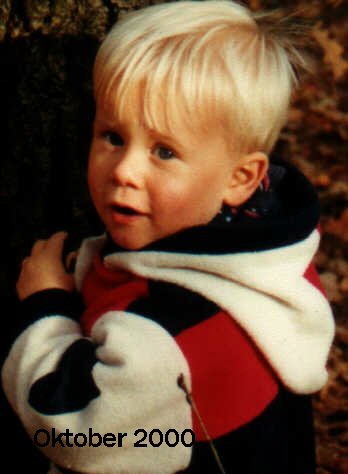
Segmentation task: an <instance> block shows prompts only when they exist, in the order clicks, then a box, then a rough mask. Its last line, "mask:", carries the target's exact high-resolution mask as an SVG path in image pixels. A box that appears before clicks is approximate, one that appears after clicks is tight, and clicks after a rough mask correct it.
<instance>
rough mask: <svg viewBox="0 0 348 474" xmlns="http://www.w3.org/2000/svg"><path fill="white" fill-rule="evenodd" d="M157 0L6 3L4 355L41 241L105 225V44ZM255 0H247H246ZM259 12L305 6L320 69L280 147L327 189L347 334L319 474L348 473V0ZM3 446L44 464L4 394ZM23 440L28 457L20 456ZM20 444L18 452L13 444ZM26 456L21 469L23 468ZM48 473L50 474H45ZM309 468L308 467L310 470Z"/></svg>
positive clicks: (272, 1)
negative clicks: (93, 143) (118, 25)
mask: <svg viewBox="0 0 348 474" xmlns="http://www.w3.org/2000/svg"><path fill="white" fill-rule="evenodd" d="M154 3H164V2H163V1H146V0H134V1H133V0H131V1H122V0H83V1H82V0H81V1H77V0H64V1H62V0H56V1H52V0H51V1H49V0H42V1H40V0H26V1H25V0H23V1H15V0H13V1H11V0H3V1H2V2H1V3H0V71H1V73H0V104H1V114H0V125H1V131H2V141H1V148H0V151H1V158H0V160H1V161H0V165H1V166H0V212H1V217H2V229H3V231H2V232H1V234H2V238H3V242H2V246H1V247H0V248H1V250H0V251H1V255H0V258H1V263H2V266H1V271H0V288H1V296H2V298H1V299H2V305H3V308H9V310H8V312H3V314H2V319H1V322H2V331H1V355H2V356H4V355H5V353H6V350H7V348H8V344H9V343H10V340H11V336H10V333H11V324H12V321H13V319H12V320H11V317H13V316H12V315H13V314H14V310H13V308H14V306H15V292H14V287H15V281H16V278H17V275H18V271H19V268H20V262H21V260H22V259H23V258H24V257H25V256H26V255H27V254H28V252H29V250H30V248H31V245H32V243H33V241H34V240H35V239H37V238H44V237H47V236H48V235H50V234H51V233H52V232H55V231H57V230H61V229H66V230H68V231H69V232H70V241H69V247H70V248H75V247H77V246H78V244H79V242H80V240H81V239H82V238H83V237H84V236H86V235H88V234H91V233H95V232H99V230H100V229H99V225H98V222H97V220H96V217H95V215H94V211H93V210H92V208H91V206H90V204H89V200H88V192H87V188H86V182H85V168H86V163H87V157H88V145H89V140H90V132H91V122H92V118H93V111H94V109H93V100H92V93H91V69H92V64H93V58H94V55H95V52H96V49H97V47H98V44H99V42H100V40H101V39H102V38H103V36H104V35H105V33H106V32H107V31H108V29H109V28H110V26H111V25H112V24H113V23H114V22H115V21H116V20H117V18H119V17H120V16H122V15H123V14H124V13H125V12H127V11H129V10H132V9H134V8H138V7H142V6H145V5H150V4H154ZM242 3H243V2H242ZM244 3H245V4H246V5H248V6H249V7H250V8H252V9H253V10H259V9H266V8H278V7H291V8H294V7H296V6H299V7H303V9H302V13H301V16H302V18H303V19H305V21H306V22H307V23H309V24H310V25H311V37H312V43H311V45H310V47H309V49H310V52H311V54H312V56H313V58H314V59H315V61H316V72H315V74H313V75H306V76H304V77H303V82H302V87H301V89H300V90H299V91H298V92H297V93H296V94H295V97H294V101H293V106H292V108H291V110H290V114H289V123H288V125H287V127H286V128H285V129H284V130H283V132H282V134H281V137H280V140H279V142H278V145H277V147H276V150H275V152H276V153H277V154H278V155H280V156H282V157H283V158H284V159H286V160H290V161H292V162H293V163H295V164H297V165H298V166H299V167H300V168H301V169H302V170H303V172H304V173H305V174H306V175H307V176H308V177H309V179H310V180H311V181H312V182H313V184H314V185H315V187H316V188H317V191H318V193H319V197H320V201H321V207H322V220H321V228H322V233H323V238H322V244H321V247H320V251H319V253H318V255H317V257H316V264H317V267H318V270H319V272H320V276H321V280H322V282H323V284H324V286H325V288H326V291H327V294H328V297H329V300H330V302H331V304H332V307H333V310H334V314H335V318H336V322H337V333H336V338H335V344H334V347H333V349H332V352H331V356H330V361H329V367H330V378H329V383H328V384H327V386H326V387H325V388H324V389H323V390H322V391H321V392H320V393H319V394H317V395H315V397H314V400H313V403H314V408H315V428H316V436H317V460H318V470H317V474H329V473H330V474H334V473H335V474H346V473H348V259H347V256H348V207H347V202H348V164H347V140H348V83H347V78H348V51H347V49H348V5H347V2H346V1H344V0H322V1H312V2H306V1H304V0H296V1H288V0H284V1H282V0H279V1H277V0H249V1H245V2H244ZM0 401H1V409H0V417H1V418H0V426H1V427H2V430H0V446H1V453H2V458H3V462H5V458H6V455H8V459H9V460H10V462H12V469H11V471H12V472H19V470H18V471H17V470H16V466H17V465H18V466H19V465H20V462H21V460H22V461H23V459H26V463H28V462H30V460H32V462H33V463H37V464H36V465H37V466H40V461H39V459H38V458H36V456H35V454H33V453H32V448H31V445H30V442H29V441H28V439H27V438H26V436H25V434H23V432H22V430H21V428H20V426H19V423H18V422H17V420H16V418H15V417H14V416H13V415H12V413H11V411H10V409H9V407H8V405H7V404H6V401H5V399H4V397H3V395H2V398H1V400H0ZM13 446H16V447H17V449H18V454H19V455H18V456H15V457H12V454H11V455H10V454H9V453H10V451H9V450H10V448H11V447H13ZM7 448H8V449H7ZM16 463H17V464H16ZM37 472H41V471H40V470H39V469H38V471H37ZM303 474H306V473H303Z"/></svg>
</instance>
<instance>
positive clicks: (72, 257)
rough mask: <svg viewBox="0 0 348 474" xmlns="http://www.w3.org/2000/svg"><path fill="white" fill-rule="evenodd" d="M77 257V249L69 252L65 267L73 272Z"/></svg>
mask: <svg viewBox="0 0 348 474" xmlns="http://www.w3.org/2000/svg"><path fill="white" fill-rule="evenodd" d="M76 258H77V251H76V250H74V251H72V252H69V253H68V255H67V256H66V259H65V268H66V269H67V271H68V272H72V271H73V270H74V266H75V261H76Z"/></svg>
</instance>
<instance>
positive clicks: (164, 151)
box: [154, 146, 176, 160]
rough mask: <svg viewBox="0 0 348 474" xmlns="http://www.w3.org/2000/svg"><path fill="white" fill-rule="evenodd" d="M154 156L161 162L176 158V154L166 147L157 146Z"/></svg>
mask: <svg viewBox="0 0 348 474" xmlns="http://www.w3.org/2000/svg"><path fill="white" fill-rule="evenodd" d="M154 154H155V155H157V156H158V158H160V159H161V160H170V159H172V158H175V157H176V155H175V152H174V151H173V150H171V149H170V148H167V147H165V146H157V147H156V148H155V150H154Z"/></svg>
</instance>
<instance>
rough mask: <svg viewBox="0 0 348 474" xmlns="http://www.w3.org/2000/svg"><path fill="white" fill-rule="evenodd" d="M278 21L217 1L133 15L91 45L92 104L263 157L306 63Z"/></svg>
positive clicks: (185, 3)
mask: <svg viewBox="0 0 348 474" xmlns="http://www.w3.org/2000/svg"><path fill="white" fill-rule="evenodd" d="M283 25H286V22H285V21H284V19H282V18H281V17H279V15H278V14H277V13H276V14H275V13H272V12H271V13H258V14H255V13H252V12H251V11H249V10H248V9H247V8H245V7H243V6H242V5H240V4H238V3H236V2H234V1H224V0H220V1H211V0H207V1H203V2H202V1H200V2H198V1H181V2H174V3H166V4H161V5H154V6H150V7H147V8H144V9H141V10H138V11H135V12H132V13H130V14H128V15H127V16H126V17H124V18H123V19H122V20H120V21H119V22H117V24H116V25H115V26H114V27H113V28H112V29H111V31H110V32H109V33H108V35H107V36H106V38H105V40H104V41H103V43H102V45H101V47H100V49H99V52H98V54H97V58H96V61H95V66H94V91H95V98H96V101H97V103H99V102H100V101H106V103H108V104H114V111H115V114H116V115H117V117H119V118H122V115H123V114H124V113H129V112H130V111H133V113H137V111H140V113H141V114H142V118H143V120H144V123H145V124H146V126H148V127H149V128H152V129H157V130H160V131H168V130H169V131H171V127H172V125H173V124H174V123H183V124H185V125H186V126H189V127H191V128H192V129H193V130H194V129H201V130H204V131H206V132H208V131H209V130H211V129H212V128H215V129H218V130H221V131H222V132H223V133H224V134H225V136H226V138H227V139H228V140H229V141H230V142H231V143H233V146H234V148H235V149H236V150H238V151H239V152H243V153H244V152H252V151H263V152H265V153H269V152H270V151H271V149H272V147H273V146H274V143H275V142H276V140H277V138H278V136H279V133H280V130H281V128H282V127H283V125H284V123H285V122H286V119H287V111H288V107H289V101H290V97H291V93H292V91H293V88H294V86H295V85H296V83H297V79H296V72H295V68H296V66H297V65H302V66H305V64H306V61H305V58H304V56H302V55H301V53H300V52H299V51H298V50H297V49H296V47H295V46H294V45H293V44H292V38H293V37H295V36H296V35H293V34H291V29H289V28H288V27H286V26H283ZM139 108H140V109H139ZM178 121H179V122H178Z"/></svg>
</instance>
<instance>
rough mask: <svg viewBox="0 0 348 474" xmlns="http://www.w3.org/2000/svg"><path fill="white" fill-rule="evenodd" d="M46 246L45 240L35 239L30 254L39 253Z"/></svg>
mask: <svg viewBox="0 0 348 474" xmlns="http://www.w3.org/2000/svg"><path fill="white" fill-rule="evenodd" d="M45 246H46V240H42V239H40V240H37V241H36V242H35V243H34V245H33V246H32V248H31V255H32V256H33V255H36V254H38V253H40V252H41V251H42V250H43V249H44V248H45Z"/></svg>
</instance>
